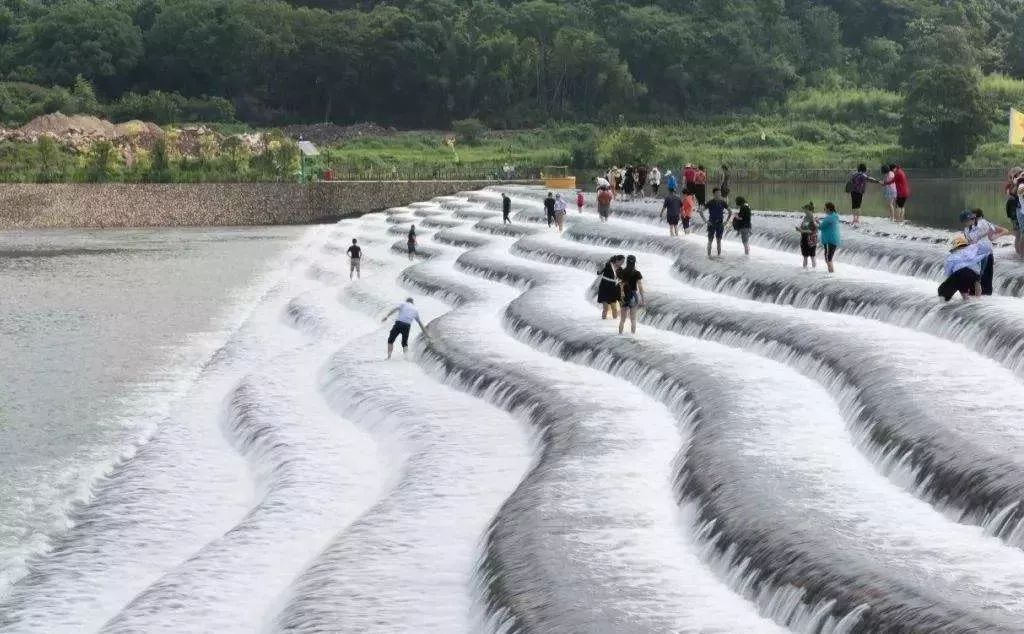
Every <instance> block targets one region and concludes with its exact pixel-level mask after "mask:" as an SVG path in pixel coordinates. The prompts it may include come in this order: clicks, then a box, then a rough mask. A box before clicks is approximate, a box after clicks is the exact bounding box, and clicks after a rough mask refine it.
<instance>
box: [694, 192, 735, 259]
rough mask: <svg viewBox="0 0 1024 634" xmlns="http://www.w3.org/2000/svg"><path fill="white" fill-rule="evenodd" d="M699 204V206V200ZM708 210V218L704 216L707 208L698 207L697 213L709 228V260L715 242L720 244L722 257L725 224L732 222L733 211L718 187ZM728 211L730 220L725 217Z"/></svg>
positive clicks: (719, 253) (709, 202) (719, 252)
mask: <svg viewBox="0 0 1024 634" xmlns="http://www.w3.org/2000/svg"><path fill="white" fill-rule="evenodd" d="M697 202H698V205H699V203H700V199H699V198H698V199H697ZM706 210H707V212H708V215H707V217H705V216H704V211H705V208H702V207H700V206H698V207H697V213H699V214H700V218H701V220H703V221H704V222H705V224H707V227H708V258H710V257H711V244H712V243H713V242H717V243H718V257H722V236H723V235H725V223H726V222H728V221H729V220H732V210H731V209H729V203H727V202H726V201H725V199H724V198H722V191H721V190H720V189H718V188H717V187H716V188H715V189H714V190H713V191H712V194H711V200H709V201H708V204H707V207H706ZM727 211H728V212H729V217H728V218H726V217H725V212H727Z"/></svg>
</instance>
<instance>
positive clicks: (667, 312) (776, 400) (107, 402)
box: [0, 183, 1024, 634]
mask: <svg viewBox="0 0 1024 634" xmlns="http://www.w3.org/2000/svg"><path fill="white" fill-rule="evenodd" d="M915 185H916V186H918V184H916V183H915ZM815 187H817V186H813V185H809V186H808V185H800V186H781V185H759V186H751V187H747V188H745V187H744V186H743V184H742V183H739V184H737V186H736V194H739V195H745V196H747V197H748V198H750V199H751V202H752V203H753V204H754V207H755V208H756V209H764V208H765V207H770V208H777V209H782V210H784V209H786V208H790V207H798V206H799V204H798V203H799V201H803V202H806V200H809V199H813V200H814V201H815V202H816V203H818V201H819V200H821V201H822V202H823V201H824V200H825V199H826V198H828V197H830V196H835V197H837V198H838V197H839V195H841V194H842V191H841V190H842V185H841V184H840V185H838V186H837V187H835V188H825V189H815ZM992 187H993V188H994V189H995V190H996V193H995V196H996V197H997V198H998V184H992ZM506 191H508V192H509V193H510V194H511V196H512V200H513V224H511V225H505V224H503V223H502V222H501V219H500V208H501V198H500V192H499V191H498V190H485V191H481V192H473V193H465V194H461V195H456V196H448V197H441V198H438V199H435V200H432V201H424V202H420V203H414V204H411V205H409V206H406V207H399V208H395V209H391V210H388V211H387V212H385V213H377V214H369V215H367V216H365V217H363V218H358V219H348V220H344V221H342V222H339V223H337V224H334V225H321V226H315V227H305V228H248V229H234V230H224V229H194V230H146V231H32V232H14V233H6V234H0V289H3V297H2V299H0V334H2V337H0V359H2V360H3V365H2V368H0V633H3V634H8V633H17V634H24V633H35V632H38V633H41V634H42V633H45V634H51V633H63V632H67V633H72V632H74V633H78V632H97V631H99V632H125V633H127V632H147V633H149V632H198V631H218V632H239V633H242V632H267V631H273V632H385V633H391V632H395V633H398V632H438V633H445V634H447V633H450V632H465V633H467V634H468V633H477V632H511V631H520V632H537V633H547V632H596V633H606V632H607V633H612V632H629V633H636V634H640V633H650V632H665V633H668V632H688V633H694V634H696V633H697V632H719V633H731V632H783V631H792V632H805V633H808V634H811V633H813V634H819V633H830V634H832V633H835V634H842V633H847V632H879V631H901V632H977V631H984V632H1019V631H1021V630H1022V629H1024V553H1022V551H1021V548H1022V547H1024V521H1022V520H1024V509H1022V508H1021V506H1020V500H1021V499H1022V497H1024V458H1022V456H1024V425H1022V424H1021V421H1022V420H1024V385H1022V383H1021V376H1022V374H1024V304H1022V302H1021V299H1020V295H1021V291H1022V288H1024V266H1022V265H1021V264H1020V263H1019V262H1015V261H1013V260H1012V259H1011V258H1009V257H1008V256H1007V255H1006V253H1005V251H1006V249H1001V250H1000V252H999V253H998V254H997V269H996V270H997V274H996V288H997V295H996V296H994V297H991V298H986V299H984V300H979V301H972V302H961V301H955V302H952V303H950V304H940V303H939V301H938V300H937V298H936V297H935V285H936V282H937V278H938V277H939V276H941V266H942V261H943V257H944V254H945V252H946V247H945V245H944V242H945V241H946V240H947V239H948V233H947V232H946V231H945V230H944V229H945V228H946V227H948V226H949V224H950V223H949V222H946V221H945V215H943V214H938V213H937V214H936V215H935V216H934V218H935V220H934V221H933V222H932V224H934V225H935V226H934V227H909V228H907V227H904V228H899V229H897V228H896V227H895V226H894V225H892V224H890V223H888V222H887V221H885V220H881V219H876V218H869V219H868V220H866V221H865V223H864V225H863V227H861V228H860V229H857V230H853V229H851V228H849V227H844V229H843V231H844V240H845V242H844V246H843V248H842V249H841V250H840V252H839V259H838V270H837V272H836V273H835V274H834V275H826V274H825V273H824V272H823V271H820V270H819V271H804V270H802V269H801V268H800V258H799V256H798V254H797V248H796V245H795V243H794V240H795V234H796V232H795V231H794V230H793V224H794V220H795V217H791V216H786V215H784V214H780V213H779V212H778V211H772V212H758V213H757V215H756V216H755V218H754V230H753V236H752V240H753V244H754V246H753V251H752V254H751V256H750V257H749V258H746V257H743V255H742V249H741V246H740V245H739V243H738V242H737V241H736V239H735V237H734V236H733V235H732V234H731V232H730V233H729V234H727V238H726V243H725V245H724V255H723V257H722V258H721V259H714V260H709V259H708V258H706V256H705V254H704V237H703V235H700V233H699V232H698V233H697V234H695V235H689V236H684V237H681V238H670V237H669V236H668V235H667V231H666V230H665V227H664V225H659V224H658V222H657V215H658V208H659V205H658V204H657V201H653V200H651V201H636V202H628V203H627V202H620V203H616V205H615V214H614V217H613V218H612V220H611V222H610V223H607V224H605V223H600V222H599V221H598V220H597V218H596V214H595V213H594V211H595V210H594V209H593V207H592V206H588V208H587V209H586V210H585V211H586V213H584V214H577V213H576V211H575V209H573V210H572V211H571V213H570V214H569V217H568V226H567V229H566V231H565V233H563V234H559V233H557V232H555V231H552V230H550V229H548V228H547V226H546V224H545V223H544V213H543V207H542V203H541V198H542V197H543V195H544V193H545V192H544V191H543V190H541V189H536V188H521V187H508V188H506ZM917 191H919V192H920V198H919V199H917V200H920V206H921V208H922V213H923V210H924V208H926V207H927V206H928V205H927V200H928V199H929V196H932V195H934V194H930V193H929V188H928V187H927V186H926V185H921V186H918V190H917ZM983 191H988V190H987V189H978V190H977V198H973V197H972V198H971V200H978V199H980V198H981V196H982V192H983ZM964 195H965V196H967V195H968V194H964ZM970 196H973V194H971V195H970ZM869 200H870V197H869ZM761 201H775V202H770V203H769V204H759V203H761ZM591 204H592V201H591ZM937 204H938V203H937ZM974 204H975V205H980V203H974ZM958 205H959V203H958V202H957V201H955V200H952V199H949V198H947V199H945V200H944V201H943V202H941V206H942V207H943V208H944V209H945V208H950V207H952V208H953V209H955V208H956V207H957V206H958ZM913 210H914V207H911V214H912V217H913V214H914V211H913ZM411 224H415V225H417V229H418V233H419V246H418V253H417V254H416V257H415V258H413V259H410V258H409V257H408V255H407V253H406V238H405V235H406V233H407V232H408V229H409V226H410V225H411ZM353 238H355V239H358V240H359V243H360V244H361V245H362V246H363V248H364V259H363V262H362V277H361V279H355V280H351V279H350V275H349V269H348V262H347V258H346V257H345V249H346V247H347V246H348V245H349V244H350V243H351V240H352V239H353ZM619 252H622V253H632V254H635V255H637V257H638V262H639V264H638V266H639V268H640V270H641V271H642V272H643V282H644V285H645V297H646V306H645V308H644V309H643V310H642V311H640V325H639V331H638V333H637V334H636V335H626V336H621V337H620V336H618V334H617V333H616V329H615V326H616V324H614V323H613V322H610V321H602V320H600V319H599V318H598V314H599V312H600V311H599V309H598V308H597V307H596V306H595V305H594V302H593V290H594V284H595V272H596V271H597V269H598V267H599V266H600V265H602V264H603V263H604V262H606V261H607V260H608V258H609V257H610V256H611V255H613V254H615V253H619ZM407 296H413V297H414V298H415V303H416V306H418V308H419V310H420V312H421V315H422V317H423V322H424V323H426V324H428V326H427V332H428V334H429V337H424V336H420V334H419V327H418V326H415V325H414V326H413V338H412V346H411V349H410V351H409V353H408V356H407V357H406V356H405V355H403V354H402V352H397V353H396V358H395V359H393V360H391V361H385V360H384V346H385V338H386V337H387V334H388V331H389V329H390V327H391V325H390V323H382V321H381V320H382V319H383V320H384V321H385V322H387V321H389V319H388V318H387V316H388V311H389V310H391V309H392V308H393V307H394V306H395V305H396V304H397V303H398V302H399V301H401V300H402V299H403V298H405V297H407ZM954 387H955V389H951V388H954ZM581 597H582V598H585V600H581Z"/></svg>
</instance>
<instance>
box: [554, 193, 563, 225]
mask: <svg viewBox="0 0 1024 634" xmlns="http://www.w3.org/2000/svg"><path fill="white" fill-rule="evenodd" d="M565 208H566V205H565V199H564V198H562V195H561V194H555V224H556V225H558V233H562V232H563V231H565Z"/></svg>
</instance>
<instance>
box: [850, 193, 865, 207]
mask: <svg viewBox="0 0 1024 634" xmlns="http://www.w3.org/2000/svg"><path fill="white" fill-rule="evenodd" d="M863 202H864V193H863V192H850V206H851V207H853V208H854V209H860V206H861V203H863Z"/></svg>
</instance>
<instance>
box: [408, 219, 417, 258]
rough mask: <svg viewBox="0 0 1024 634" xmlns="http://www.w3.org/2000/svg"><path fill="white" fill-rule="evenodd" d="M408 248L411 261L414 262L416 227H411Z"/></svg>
mask: <svg viewBox="0 0 1024 634" xmlns="http://www.w3.org/2000/svg"><path fill="white" fill-rule="evenodd" d="M407 246H408V248H409V261H410V262H412V260H413V258H415V257H416V225H412V226H411V227H409V239H408V240H407Z"/></svg>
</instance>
